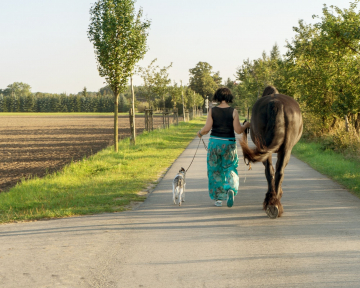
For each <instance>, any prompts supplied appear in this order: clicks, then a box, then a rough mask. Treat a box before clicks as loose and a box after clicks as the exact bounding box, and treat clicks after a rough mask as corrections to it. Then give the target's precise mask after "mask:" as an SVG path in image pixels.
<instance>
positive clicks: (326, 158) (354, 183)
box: [292, 140, 360, 198]
mask: <svg viewBox="0 0 360 288" xmlns="http://www.w3.org/2000/svg"><path fill="white" fill-rule="evenodd" d="M321 147H322V145H321V144H320V143H315V142H306V141H305V140H301V141H299V143H297V144H296V145H295V147H294V149H293V150H292V153H293V154H294V155H295V156H296V157H297V158H298V159H300V160H301V161H304V162H306V163H307V164H309V165H310V166H311V167H312V168H314V169H315V170H317V171H319V172H320V173H322V174H324V175H327V176H329V177H330V178H331V179H333V180H335V181H336V182H338V183H340V184H342V185H343V186H345V187H346V188H347V189H348V190H350V191H351V192H352V193H354V194H355V195H357V196H358V197H359V198H360V161H358V160H356V159H346V158H345V157H344V156H343V155H341V154H339V153H336V152H334V151H332V150H328V149H327V150H323V149H322V148H321Z"/></svg>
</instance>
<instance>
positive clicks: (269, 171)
mask: <svg viewBox="0 0 360 288" xmlns="http://www.w3.org/2000/svg"><path fill="white" fill-rule="evenodd" d="M263 164H264V166H265V176H266V180H267V183H268V190H267V192H266V194H265V199H264V203H263V208H264V210H266V207H267V205H268V204H269V199H270V198H272V197H273V196H274V195H275V186H274V177H275V171H274V167H273V165H272V154H271V155H270V156H269V158H268V159H266V161H264V162H263ZM272 194H273V196H272Z"/></svg>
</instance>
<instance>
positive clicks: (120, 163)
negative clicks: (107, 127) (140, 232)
mask: <svg viewBox="0 0 360 288" xmlns="http://www.w3.org/2000/svg"><path fill="white" fill-rule="evenodd" d="M102 115H103V114H102ZM204 122H205V117H202V118H201V119H198V120H192V121H190V122H186V123H184V122H180V123H179V125H178V126H171V127H170V128H169V129H165V130H163V129H161V130H154V131H152V132H151V133H146V132H145V133H143V134H140V135H138V136H137V138H136V145H135V146H130V142H129V139H124V140H122V141H120V142H119V152H118V153H116V152H114V151H113V147H108V148H106V149H104V150H102V151H100V152H99V153H97V154H95V155H93V156H91V157H88V158H84V159H82V160H81V161H79V162H76V163H71V164H70V165H67V166H65V167H64V168H63V169H62V170H61V171H58V172H56V173H54V174H51V175H47V176H45V177H44V178H34V179H28V180H24V181H22V182H21V183H19V184H18V185H16V186H15V187H13V188H12V189H10V190H9V191H8V192H5V193H1V194H0V223H7V222H15V221H31V220H38V219H44V218H45V219H46V218H48V219H49V218H61V217H70V216H77V215H87V214H96V213H104V212H118V211H124V210H127V209H130V208H131V206H132V205H133V204H134V203H136V202H141V201H144V199H145V198H146V194H147V193H146V192H144V191H146V190H147V188H149V186H151V185H155V184H156V183H157V181H158V179H159V177H160V176H161V175H162V174H163V173H164V172H165V171H166V169H167V168H168V167H170V166H171V164H172V163H173V162H174V160H175V159H176V158H177V157H178V156H179V155H180V154H181V153H182V152H183V151H184V149H185V148H186V147H187V145H188V144H189V143H190V142H191V140H193V139H194V137H195V136H196V131H198V130H199V129H200V128H201V127H202V126H203V125H204Z"/></svg>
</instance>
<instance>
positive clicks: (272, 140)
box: [240, 99, 285, 162]
mask: <svg viewBox="0 0 360 288" xmlns="http://www.w3.org/2000/svg"><path fill="white" fill-rule="evenodd" d="M267 120H268V121H267V125H266V130H265V134H264V136H263V139H262V138H261V135H255V143H254V144H255V146H256V147H255V149H250V147H249V146H248V143H247V141H246V137H242V139H241V140H240V145H241V148H242V151H243V155H244V159H247V160H249V162H263V161H265V160H266V159H267V158H268V157H269V156H270V155H271V154H272V153H274V152H275V151H277V150H278V149H279V147H280V146H281V145H282V143H283V141H284V137H285V118H284V106H283V104H282V103H281V102H280V101H278V100H276V99H274V100H273V101H270V102H269V104H268V107H267ZM253 131H255V130H253Z"/></svg>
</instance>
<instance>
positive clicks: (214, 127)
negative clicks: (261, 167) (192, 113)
mask: <svg viewBox="0 0 360 288" xmlns="http://www.w3.org/2000/svg"><path fill="white" fill-rule="evenodd" d="M213 100H214V101H216V102H218V103H220V104H219V105H218V106H216V107H214V108H212V109H210V111H209V114H208V117H207V119H206V124H205V126H204V127H203V128H202V129H201V130H200V131H199V132H198V133H197V135H198V137H202V136H203V135H206V134H207V133H209V131H210V130H211V134H210V140H209V146H208V153H207V171H208V179H209V195H210V198H211V199H213V200H215V206H222V200H227V206H228V207H232V206H233V204H234V197H235V195H236V194H237V193H238V188H239V176H238V173H237V170H236V168H237V166H238V161H239V158H238V155H237V149H236V142H235V133H234V131H235V132H236V133H237V134H241V133H243V132H244V131H245V129H246V128H249V127H250V123H249V122H246V123H245V124H244V125H241V124H240V121H239V114H238V112H237V111H236V110H235V109H234V108H232V107H230V106H229V103H232V100H233V95H232V94H231V91H230V90H229V89H228V88H220V89H218V90H217V91H216V92H215V95H214V97H213Z"/></svg>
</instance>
